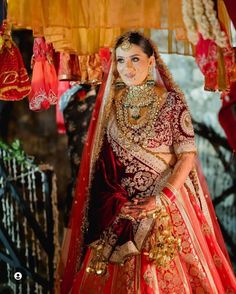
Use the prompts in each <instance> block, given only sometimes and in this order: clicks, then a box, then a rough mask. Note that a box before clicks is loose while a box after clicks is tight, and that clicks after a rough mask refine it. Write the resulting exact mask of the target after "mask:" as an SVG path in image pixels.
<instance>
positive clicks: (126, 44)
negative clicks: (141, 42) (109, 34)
mask: <svg viewBox="0 0 236 294" xmlns="http://www.w3.org/2000/svg"><path fill="white" fill-rule="evenodd" d="M129 37H130V35H129V34H128V35H127V36H125V37H124V39H123V41H122V43H121V45H120V47H121V49H122V50H124V51H128V50H129V49H130V48H131V46H132V43H130V41H129Z"/></svg>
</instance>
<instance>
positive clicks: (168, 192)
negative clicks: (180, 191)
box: [162, 187, 176, 202]
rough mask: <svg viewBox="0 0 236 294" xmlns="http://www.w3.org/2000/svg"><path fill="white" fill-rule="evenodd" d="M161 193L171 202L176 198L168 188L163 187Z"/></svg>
mask: <svg viewBox="0 0 236 294" xmlns="http://www.w3.org/2000/svg"><path fill="white" fill-rule="evenodd" d="M162 192H163V193H164V194H165V195H166V196H167V197H168V198H169V199H170V201H171V202H173V201H175V199H176V196H175V194H174V193H173V192H172V191H171V190H170V189H169V188H168V187H164V188H163V190H162Z"/></svg>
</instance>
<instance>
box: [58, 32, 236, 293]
mask: <svg viewBox="0 0 236 294" xmlns="http://www.w3.org/2000/svg"><path fill="white" fill-rule="evenodd" d="M195 157H196V147H195V143H194V131H193V127H192V123H191V118H190V114H189V110H188V107H187V105H186V102H185V100H184V97H183V94H182V92H181V91H180V90H179V88H178V87H177V86H176V84H175V83H174V81H173V80H172V77H171V76H170V74H169V71H168V69H167V68H166V66H165V65H164V63H163V61H162V60H161V58H160V56H159V54H158V53H157V51H156V50H155V48H154V47H153V45H152V44H151V42H150V41H149V40H148V39H146V38H145V37H144V36H143V35H141V34H140V33H137V32H128V33H126V34H124V35H122V36H121V37H120V38H119V39H118V40H117V42H116V45H115V50H114V56H113V61H112V62H111V67H110V70H109V73H108V76H107V77H106V81H105V82H104V83H103V84H102V86H101V89H100V93H99V94H98V98H97V101H96V105H95V109H94V112H93V117H92V120H91V124H90V128H89V132H88V136H87V142H86V144H85V148H84V153H83V158H82V162H81V166H80V173H79V176H78V181H77V189H76V193H75V199H74V204H73V208H72V212H71V219H70V224H69V228H68V230H67V233H66V237H65V240H64V245H63V250H62V257H61V261H60V264H59V267H58V274H59V273H60V274H59V276H60V285H59V287H58V288H57V290H56V291H57V292H58V293H63V294H68V293H73V294H75V293H76V294H77V293H82V294H86V293H94V294H95V293H96V294H98V293H107V294H108V293H109V294H112V293H113V294H118V293H119V294H123V293H124V294H126V293H132V294H133V293H143V294H144V293H145V294H151V293H152V294H154V293H161V294H162V293H176V294H180V293H181V294H182V293H197V294H200V293H211V294H216V293H219V294H223V293H236V282H235V277H234V274H233V271H232V268H231V266H230V261H229V258H228V255H227V251H226V249H225V245H224V241H223V239H222V235H221V232H220V229H219V226H218V224H217V221H216V217H215V214H214V209H213V207H212V203H211V201H210V199H209V196H208V194H207V192H206V191H207V190H206V188H204V186H205V185H204V181H203V180H202V175H201V174H199V171H197V169H198V168H197V164H196V160H195ZM200 176H201V177H200ZM57 286H58V284H57Z"/></svg>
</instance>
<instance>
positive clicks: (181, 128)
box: [172, 94, 197, 155]
mask: <svg viewBox="0 0 236 294" xmlns="http://www.w3.org/2000/svg"><path fill="white" fill-rule="evenodd" d="M172 134H173V147H174V151H175V153H176V154H177V155H179V154H181V153H188V152H194V153H196V152H197V149H196V145H195V140H194V130H193V125H192V120H191V116H190V112H189V110H188V107H187V105H186V103H185V102H184V101H183V99H181V97H179V95H178V94H173V95H172Z"/></svg>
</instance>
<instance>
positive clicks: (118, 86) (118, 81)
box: [115, 76, 125, 90]
mask: <svg viewBox="0 0 236 294" xmlns="http://www.w3.org/2000/svg"><path fill="white" fill-rule="evenodd" d="M124 87H125V83H124V82H123V81H122V79H121V77H120V76H119V77H118V78H117V79H116V81H115V88H116V89H117V90H120V89H122V88H124Z"/></svg>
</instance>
